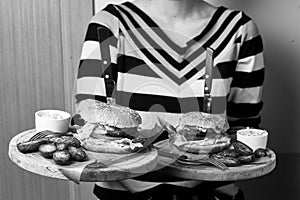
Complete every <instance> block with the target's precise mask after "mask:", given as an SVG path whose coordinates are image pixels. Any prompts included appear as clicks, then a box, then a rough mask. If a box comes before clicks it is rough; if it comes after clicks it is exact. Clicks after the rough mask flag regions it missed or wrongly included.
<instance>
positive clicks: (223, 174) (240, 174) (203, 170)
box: [154, 140, 276, 181]
mask: <svg viewBox="0 0 300 200" xmlns="http://www.w3.org/2000/svg"><path fill="white" fill-rule="evenodd" d="M154 146H155V147H156V148H157V149H158V152H159V158H158V162H159V164H160V165H161V168H162V169H161V172H162V173H165V174H167V175H169V176H174V177H178V178H184V179H193V180H203V181H238V180H246V179H253V178H256V177H260V176H263V175H266V174H268V173H270V172H271V171H272V170H273V169H274V168H275V166H276V154H275V153H274V152H273V151H272V150H269V151H270V156H269V157H263V158H261V159H259V160H257V161H256V162H254V163H250V164H243V165H240V166H236V167H229V170H226V171H222V170H220V169H218V168H216V167H214V166H208V165H200V164H199V165H185V164H180V163H178V162H177V161H176V156H174V157H171V156H164V155H166V154H168V155H172V153H174V155H178V152H175V151H176V150H175V149H173V148H171V147H170V145H169V141H168V140H163V141H160V142H158V143H156V144H154ZM177 157H178V156H177ZM163 166H164V167H163Z"/></svg>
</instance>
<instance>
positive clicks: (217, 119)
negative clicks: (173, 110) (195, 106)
mask: <svg viewBox="0 0 300 200" xmlns="http://www.w3.org/2000/svg"><path fill="white" fill-rule="evenodd" d="M179 125H188V126H196V127H201V128H205V129H208V128H212V129H214V130H215V131H216V132H217V133H219V132H221V131H226V130H227V129H228V128H229V125H228V122H227V120H226V117H225V115H224V114H208V113H204V112H188V113H185V114H182V116H181V118H180V119H179Z"/></svg>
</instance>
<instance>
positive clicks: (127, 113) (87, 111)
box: [78, 101, 142, 128]
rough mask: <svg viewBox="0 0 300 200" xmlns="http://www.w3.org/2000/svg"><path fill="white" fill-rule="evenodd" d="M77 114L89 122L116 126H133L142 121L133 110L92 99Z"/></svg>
mask: <svg viewBox="0 0 300 200" xmlns="http://www.w3.org/2000/svg"><path fill="white" fill-rule="evenodd" d="M78 114H80V115H81V117H82V118H83V119H84V120H85V121H87V122H89V123H98V124H103V125H108V126H114V127H117V128H134V127H137V126H139V125H140V124H141V123H142V118H141V116H140V115H139V114H138V113H137V112H136V111H134V110H132V109H130V108H128V107H124V106H120V105H111V104H107V103H103V102H95V101H92V103H90V104H86V106H84V108H82V109H81V110H80V111H79V112H78Z"/></svg>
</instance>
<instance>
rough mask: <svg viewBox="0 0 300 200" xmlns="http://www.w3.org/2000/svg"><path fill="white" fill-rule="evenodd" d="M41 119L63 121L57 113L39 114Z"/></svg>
mask: <svg viewBox="0 0 300 200" xmlns="http://www.w3.org/2000/svg"><path fill="white" fill-rule="evenodd" d="M41 117H45V118H48V119H63V116H62V115H60V114H59V113H50V112H44V113H43V114H41Z"/></svg>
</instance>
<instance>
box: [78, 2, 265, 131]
mask: <svg viewBox="0 0 300 200" xmlns="http://www.w3.org/2000/svg"><path fill="white" fill-rule="evenodd" d="M99 27H102V28H105V29H107V30H108V31H109V33H110V38H109V39H108V38H101V41H104V40H106V41H108V42H109V53H110V61H109V63H110V65H109V66H108V67H107V68H106V69H105V70H104V72H103V71H102V70H101V63H102V62H103V60H102V58H101V54H100V49H101V47H100V45H99V41H98V37H97V28H99ZM167 31H170V30H164V29H162V28H161V27H160V26H159V25H158V24H157V23H156V22H155V21H154V20H153V19H151V17H150V16H149V15H147V14H146V13H145V12H144V11H142V10H141V9H140V8H138V7H137V6H135V5H134V4H132V3H130V2H126V3H123V4H120V5H113V4H110V5H108V6H107V7H106V8H104V9H103V10H102V11H100V12H98V13H97V14H96V15H95V16H94V17H93V18H92V19H91V21H90V23H89V26H88V30H87V33H86V37H85V41H84V43H83V49H82V54H81V59H80V66H79V69H78V74H77V92H76V96H75V98H76V101H77V102H80V101H81V100H83V99H86V98H92V99H97V100H100V101H104V102H105V101H106V97H107V95H108V94H109V87H108V86H107V85H106V84H105V81H104V79H105V75H106V74H107V73H111V74H112V78H113V79H114V81H115V82H116V83H117V84H116V87H115V92H114V94H115V96H116V101H117V103H118V104H120V105H123V106H129V107H130V108H132V109H135V110H137V111H139V112H140V113H141V115H142V117H143V120H144V119H146V120H144V121H147V122H149V121H148V120H151V119H147V116H146V115H147V114H146V113H152V114H153V113H154V114H156V115H157V114H158V115H160V114H163V116H164V117H165V118H166V119H167V120H169V121H170V122H171V123H176V120H177V119H178V116H179V115H180V113H185V112H189V111H201V110H202V104H203V96H204V81H205V80H204V75H205V52H206V51H205V50H206V49H207V48H208V47H211V48H213V49H214V50H215V52H214V67H213V72H212V76H213V81H212V90H211V96H212V112H213V113H224V112H226V114H227V116H228V120H229V123H230V125H231V126H253V127H257V126H258V125H259V123H260V113H261V109H262V105H263V103H262V85H263V80H264V61H263V45H262V38H261V36H260V34H259V32H258V29H257V26H256V24H255V23H254V22H253V21H252V20H251V18H249V17H248V16H247V15H246V14H244V13H243V12H241V11H236V10H231V9H228V8H225V7H222V6H221V7H218V8H217V10H216V11H215V13H214V14H213V16H212V18H211V19H210V21H209V23H208V24H207V25H206V27H205V28H204V30H202V31H201V32H199V34H198V35H197V36H195V37H194V38H191V39H190V40H189V41H188V42H186V45H185V46H179V45H178V44H177V43H176V42H175V41H173V40H172V39H171V38H170V37H168V35H167V34H166V33H167Z"/></svg>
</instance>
